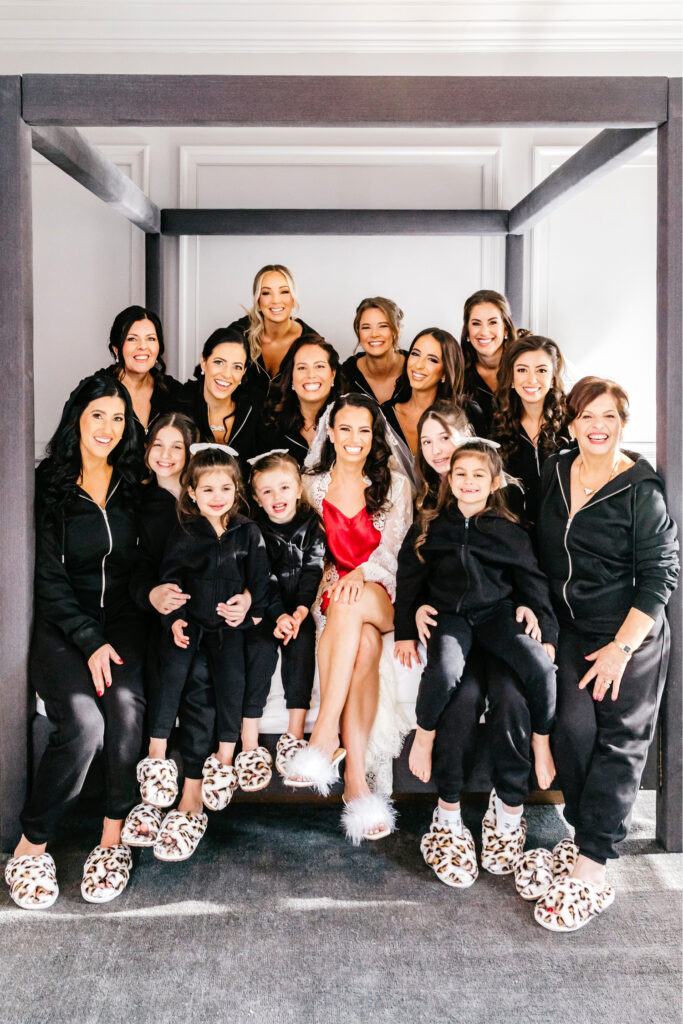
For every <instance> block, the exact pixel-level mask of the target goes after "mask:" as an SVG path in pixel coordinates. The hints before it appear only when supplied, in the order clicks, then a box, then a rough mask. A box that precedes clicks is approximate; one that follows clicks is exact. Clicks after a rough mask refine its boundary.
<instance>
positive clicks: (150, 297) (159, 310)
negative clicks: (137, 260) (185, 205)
mask: <svg viewBox="0 0 683 1024" xmlns="http://www.w3.org/2000/svg"><path fill="white" fill-rule="evenodd" d="M161 245H162V242H161V235H160V234H157V233H150V234H148V235H145V308H146V309H151V310H152V312H153V313H156V314H157V315H158V316H160V317H162V318H163V315H164V272H163V263H162V252H161Z"/></svg>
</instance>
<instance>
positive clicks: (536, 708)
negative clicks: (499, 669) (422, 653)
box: [415, 601, 556, 735]
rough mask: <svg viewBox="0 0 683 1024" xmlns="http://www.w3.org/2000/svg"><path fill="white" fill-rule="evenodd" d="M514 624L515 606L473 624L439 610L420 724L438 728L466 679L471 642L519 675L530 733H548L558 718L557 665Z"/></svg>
mask: <svg viewBox="0 0 683 1024" xmlns="http://www.w3.org/2000/svg"><path fill="white" fill-rule="evenodd" d="M524 629H525V624H524V623H523V622H517V621H516V620H515V609H514V606H513V605H512V603H511V602H509V601H501V602H500V603H499V604H498V605H496V606H495V608H492V609H491V614H490V615H489V616H487V618H486V619H485V620H484V621H481V622H476V623H472V622H471V621H469V620H468V619H467V618H465V616H463V615H454V614H450V613H447V612H439V614H438V617H437V625H436V626H434V627H433V628H432V632H431V636H430V638H429V640H428V642H427V665H426V667H425V669H424V671H423V673H422V679H421V680H420V688H419V690H418V695H417V704H416V708H415V710H416V714H417V724H418V725H419V726H420V727H421V728H422V729H426V730H428V731H430V730H432V729H435V728H436V723H437V721H438V719H439V715H440V714H441V713H442V711H443V710H444V708H445V706H446V704H447V702H448V700H449V698H450V696H451V694H452V692H453V690H455V689H456V688H457V687H458V685H459V684H460V681H461V679H462V675H463V672H464V669H465V661H466V659H467V655H468V654H469V651H470V648H471V646H472V640H473V638H476V641H477V643H478V644H479V646H480V647H481V648H482V650H484V651H486V652H487V653H489V654H493V655H495V656H496V657H498V658H500V659H501V661H503V662H505V664H506V665H508V667H509V668H511V669H512V670H513V671H514V672H516V673H517V675H518V676H519V678H520V680H521V683H522V687H523V690H524V694H525V696H526V699H527V702H528V704H529V711H530V714H531V725H532V730H533V732H535V733H541V734H543V735H547V734H548V733H549V732H550V727H551V725H552V721H553V717H554V714H555V686H556V684H555V666H554V665H553V663H552V662H551V660H550V658H549V657H548V655H547V654H546V652H545V651H544V650H543V647H542V646H541V644H539V643H538V641H536V640H532V638H531V637H530V636H527V634H526V633H525V632H524Z"/></svg>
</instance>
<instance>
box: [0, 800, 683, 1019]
mask: <svg viewBox="0 0 683 1024" xmlns="http://www.w3.org/2000/svg"><path fill="white" fill-rule="evenodd" d="M400 808H401V816H400V822H399V824H400V831H399V832H398V833H397V834H396V835H394V836H392V837H390V838H389V839H387V840H384V841H382V842H379V843H376V844H370V843H366V844H364V845H363V846H362V847H361V848H359V849H354V848H353V847H352V846H350V845H349V844H348V842H347V841H346V840H345V839H344V838H343V837H342V835H341V833H340V832H339V828H338V823H339V806H338V805H334V804H322V803H321V804H317V805H311V804H305V803H293V804H290V805H282V804H277V805H269V804H256V805H255V804H246V803H242V804H240V803H239V802H236V803H235V804H233V805H232V806H231V807H229V808H228V810H227V811H226V812H224V814H223V815H221V816H216V817H213V819H212V821H211V823H210V826H209V832H208V833H207V835H206V837H205V839H204V840H203V842H202V843H201V844H200V847H199V849H198V851H197V853H196V855H195V857H194V858H193V859H192V860H191V861H188V862H187V863H184V864H176V865H163V864H161V863H160V862H159V861H156V860H155V859H154V857H153V856H152V854H151V851H147V850H145V851H139V852H138V853H137V854H136V866H135V870H134V874H133V877H132V879H131V882H130V885H129V887H128V889H127V891H126V892H125V894H124V895H123V896H122V897H121V898H120V899H118V900H117V901H115V902H114V903H112V904H110V905H109V906H105V907H96V906H91V905H89V904H85V903H84V902H83V901H82V899H81V897H80V891H79V885H80V872H81V868H82V863H83V860H84V856H85V854H86V853H87V851H88V849H89V846H90V845H93V844H94V843H95V841H96V840H97V838H98V837H97V834H96V832H95V823H94V822H92V823H90V825H89V826H88V827H85V828H84V829H83V830H82V831H81V834H80V835H79V836H78V837H77V841H76V840H74V838H69V840H68V841H66V840H64V841H61V842H59V843H57V844H55V846H54V848H53V853H54V855H55V860H56V862H57V870H58V878H59V882H60V887H61V895H60V898H59V900H58V901H57V903H56V904H55V906H54V907H52V908H51V909H49V910H47V911H42V912H33V913H28V912H26V911H22V910H19V909H18V908H16V907H15V906H14V904H13V903H11V901H10V900H9V897H8V896H7V895H6V890H5V893H4V894H3V895H2V896H0V953H1V956H2V961H1V962H2V973H3V986H2V999H1V1000H0V1021H2V1022H8V1024H9V1022H12V1024H23V1022H31V1024H43V1022H45V1024H48V1022H49V1024H61V1022H62V1021H69V1022H74V1024H100V1022H101V1024H119V1022H120V1024H124V1022H126V1024H142V1022H144V1024H147V1022H150V1024H167V1022H168V1024H177V1022H184V1024H195V1022H196V1024H213V1022H219V1021H220V1022H224V1021H225V1022H227V1021H229V1020H245V1021H254V1022H262V1021H263V1022H266V1021H267V1022H273V1024H280V1022H282V1024H286V1022H297V1024H299V1022H305V1024H308V1022H311V1024H337V1022H345V1024H348V1022H360V1021H371V1022H372V1024H384V1022H392V1024H393V1022H397V1021H400V1022H403V1021H406V1022H413V1021H426V1022H427V1021H428V1022H434V1024H436V1022H446V1021H456V1020H457V1021H462V1022H464V1024H479V1022H482V1024H484V1022H486V1024H497V1022H503V1021H505V1022H507V1024H509V1022H511V1021H512V1022H517V1021H519V1022H530V1024H536V1022H538V1024H541V1022H543V1024H545V1022H551V1021H552V1022H554V1024H564V1022H567V1024H569V1022H572V1024H583V1022H591V1024H594V1022H595V1024H598V1022H599V1024H611V1022H614V1024H617V1022H619V1024H631V1022H633V1024H648V1022H652V1024H670V1022H671V1024H674V1022H675V1024H679V1022H680V1021H681V976H680V966H681V963H680V961H681V858H680V857H679V856H674V855H666V854H663V853H662V852H661V851H659V850H658V848H657V847H656V845H655V843H654V842H653V840H652V838H651V837H652V835H653V800H652V798H651V795H650V794H643V795H642V797H641V798H640V799H639V801H638V806H637V811H636V815H635V816H634V825H633V830H632V834H631V837H630V838H629V840H627V842H626V843H625V844H624V854H625V856H624V857H623V858H622V859H621V860H620V861H619V862H618V864H616V865H615V866H614V867H613V870H612V872H611V879H612V880H613V882H614V884H615V886H616V887H617V899H616V902H615V903H614V905H613V907H612V908H611V909H610V910H608V911H607V912H606V913H605V914H604V915H603V916H602V917H601V918H600V919H599V920H597V921H595V922H592V923H591V924H590V925H589V926H588V927H587V928H585V929H583V930H582V931H580V932H577V933H576V934H574V935H569V936H559V935H554V934H551V933H549V932H546V931H544V930H543V929H541V928H539V927H538V926H537V925H536V924H535V923H534V921H533V915H532V910H533V904H525V903H523V902H522V901H521V900H520V899H519V897H518V896H517V895H516V894H515V891H514V883H513V881H512V879H511V878H510V877H504V878H500V877H493V876H491V875H487V874H486V873H485V872H483V873H482V874H481V875H480V877H479V879H478V880H477V882H476V883H475V885H474V886H473V887H472V888H471V889H468V890H466V891H465V892H459V891H457V890H454V889H450V888H447V887H446V886H444V885H443V884H442V883H440V882H439V881H438V880H437V879H436V876H435V875H434V874H433V873H432V872H431V871H430V870H429V869H428V868H427V867H426V866H425V864H424V863H423V861H422V858H421V856H420V852H419V846H418V843H419V837H420V835H421V833H422V831H424V829H425V828H426V825H427V823H428V821H429V818H430V814H431V808H430V805H429V804H428V803H426V802H424V801H423V800H414V801H412V802H407V803H403V804H401V805H400ZM482 813H483V807H482V806H477V805H473V806H469V807H467V808H466V811H465V818H466V820H467V821H468V823H469V825H470V826H471V827H472V829H473V832H474V833H475V835H476V833H477V831H478V826H479V822H480V820H481V815H482ZM527 817H528V823H529V836H528V843H527V845H528V846H536V845H539V844H544V845H548V846H552V845H553V844H554V843H555V842H557V840H558V839H560V838H562V836H563V835H565V834H567V829H566V826H565V825H564V822H563V820H562V818H561V817H560V815H559V811H558V809H557V808H555V807H540V806H536V807H530V808H529V809H528V813H527ZM3 864H4V860H3Z"/></svg>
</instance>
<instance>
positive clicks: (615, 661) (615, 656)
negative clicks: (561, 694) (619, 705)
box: [579, 641, 629, 700]
mask: <svg viewBox="0 0 683 1024" xmlns="http://www.w3.org/2000/svg"><path fill="white" fill-rule="evenodd" d="M628 660H629V656H628V654H626V653H625V652H624V651H622V650H621V649H620V648H619V647H617V645H616V644H613V643H612V642H611V641H610V643H608V644H605V646H604V647H601V648H600V650H598V651H593V653H592V654H587V655H586V661H592V662H593V664H592V665H591V667H590V668H589V669H588V671H587V672H586V674H585V676H584V677H583V679H581V681H580V682H579V689H580V690H583V689H584V688H585V687H586V686H588V684H589V683H590V681H591V680H592V679H594V680H595V684H594V686H593V700H603V698H604V696H605V694H606V693H607V691H608V690H609V688H610V687H612V700H616V699H617V697H618V696H619V687H620V686H621V677H622V676H623V674H624V669H625V668H626V666H627V665H628Z"/></svg>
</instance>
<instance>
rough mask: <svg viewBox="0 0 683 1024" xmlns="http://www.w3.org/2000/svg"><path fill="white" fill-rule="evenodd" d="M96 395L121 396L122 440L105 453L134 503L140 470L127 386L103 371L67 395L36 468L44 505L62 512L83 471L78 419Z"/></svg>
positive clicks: (71, 496) (74, 491) (136, 496)
mask: <svg viewBox="0 0 683 1024" xmlns="http://www.w3.org/2000/svg"><path fill="white" fill-rule="evenodd" d="M99 398H120V399H121V401H122V402H123V405H124V416H125V421H124V428H123V434H122V436H121V440H120V441H119V442H118V444H117V445H115V446H114V448H113V449H112V450H111V452H110V453H109V455H108V456H107V462H108V463H109V465H110V466H113V467H114V470H115V472H116V475H117V476H118V477H119V479H120V481H121V487H122V488H123V491H124V495H125V497H126V499H127V500H128V501H129V502H130V503H131V504H135V503H136V501H137V498H138V485H139V481H140V477H141V473H142V460H141V458H140V452H139V449H138V434H137V428H136V426H135V417H134V414H133V405H132V402H131V400H130V395H129V394H128V389H127V388H126V387H125V386H124V385H123V384H122V383H121V381H119V380H117V379H116V377H114V376H112V375H111V374H110V373H108V372H106V371H100V372H98V373H94V374H92V375H91V376H90V377H84V378H83V380H82V381H80V382H79V384H77V385H76V387H75V388H74V390H73V391H72V392H71V394H70V395H69V397H68V399H67V401H66V404H65V406H64V409H63V410H62V416H61V419H60V421H59V426H58V427H57V429H56V430H55V432H54V434H53V435H52V437H51V438H50V441H49V442H48V445H47V448H46V449H45V453H46V457H45V458H44V459H43V461H42V462H41V463H40V466H39V467H38V485H39V500H40V501H41V502H42V503H43V505H44V506H45V507H46V508H52V509H55V510H59V511H63V510H64V508H65V506H66V505H67V504H68V503H69V502H70V501H71V500H72V499H73V498H75V497H76V494H77V490H78V480H79V478H80V476H81V473H82V471H83V460H82V457H81V430H80V419H81V416H82V415H83V413H84V412H85V410H86V409H87V407H88V406H89V405H90V404H91V402H95V401H97V399H99Z"/></svg>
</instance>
